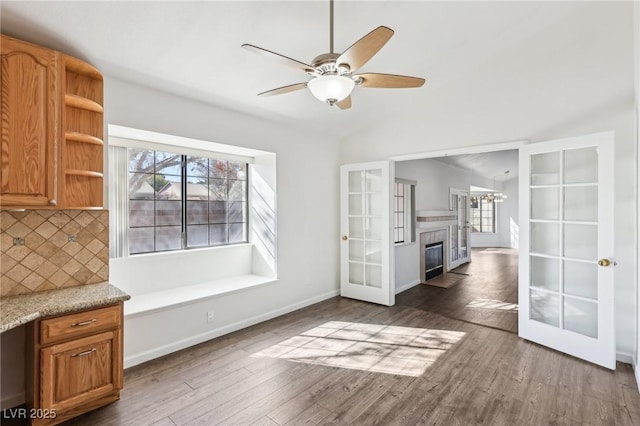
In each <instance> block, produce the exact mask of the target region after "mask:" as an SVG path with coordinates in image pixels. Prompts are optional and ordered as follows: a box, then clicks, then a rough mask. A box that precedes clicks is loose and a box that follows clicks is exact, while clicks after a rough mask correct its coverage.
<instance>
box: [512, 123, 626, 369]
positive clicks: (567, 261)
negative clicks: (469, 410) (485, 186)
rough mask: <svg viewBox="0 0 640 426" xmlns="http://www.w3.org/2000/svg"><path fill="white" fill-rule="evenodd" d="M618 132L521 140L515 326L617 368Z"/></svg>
mask: <svg viewBox="0 0 640 426" xmlns="http://www.w3.org/2000/svg"><path fill="white" fill-rule="evenodd" d="M613 146H614V135H613V132H607V133H599V134H594V135H588V136H581V137H575V138H569V139H560V140H555V141H549V142H543V143H536V144H531V145H526V146H524V147H523V148H520V259H519V266H520V267H519V280H518V282H519V284H518V297H519V310H520V313H519V324H518V334H519V335H520V337H523V338H525V339H527V340H531V341H534V342H537V343H539V344H542V345H545V346H548V347H551V348H554V349H557V350H559V351H562V352H565V353H568V354H570V355H574V356H576V357H578V358H582V359H585V360H587V361H590V362H593V363H595V364H598V365H601V366H604V367H607V368H611V369H614V368H615V339H614V337H615V332H614V297H613V295H614V288H613V287H614V268H613V266H614V265H615V262H614V261H613V256H614V253H613V249H614V238H613V235H614V232H613V204H614V199H613V190H614V188H613V167H614V164H613Z"/></svg>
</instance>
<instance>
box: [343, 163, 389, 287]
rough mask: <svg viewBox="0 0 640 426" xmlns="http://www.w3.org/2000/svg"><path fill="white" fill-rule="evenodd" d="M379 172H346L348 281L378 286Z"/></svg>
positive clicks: (379, 269)
mask: <svg viewBox="0 0 640 426" xmlns="http://www.w3.org/2000/svg"><path fill="white" fill-rule="evenodd" d="M381 180H382V171H381V170H353V171H350V172H349V183H348V187H349V197H348V199H349V206H348V215H349V282H350V283H351V284H355V285H361V286H365V287H366V286H370V287H378V288H379V287H381V285H382V267H381V265H382V255H381V241H382V229H383V226H382V183H381Z"/></svg>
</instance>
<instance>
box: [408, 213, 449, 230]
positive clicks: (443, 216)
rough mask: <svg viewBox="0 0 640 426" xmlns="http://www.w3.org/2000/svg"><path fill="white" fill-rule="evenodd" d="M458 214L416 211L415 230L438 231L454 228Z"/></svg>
mask: <svg viewBox="0 0 640 426" xmlns="http://www.w3.org/2000/svg"><path fill="white" fill-rule="evenodd" d="M457 223H458V213H457V212H455V211H453V210H416V228H417V229H416V230H417V231H418V232H420V230H424V229H439V228H446V227H448V226H455V225H457Z"/></svg>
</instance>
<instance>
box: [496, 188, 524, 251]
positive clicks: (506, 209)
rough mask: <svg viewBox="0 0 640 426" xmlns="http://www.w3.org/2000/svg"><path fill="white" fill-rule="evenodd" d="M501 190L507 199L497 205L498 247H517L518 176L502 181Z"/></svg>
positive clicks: (518, 227)
mask: <svg viewBox="0 0 640 426" xmlns="http://www.w3.org/2000/svg"><path fill="white" fill-rule="evenodd" d="M502 190H503V191H504V193H505V194H507V199H506V200H504V201H503V202H502V204H500V205H499V209H500V212H499V214H500V218H501V219H500V221H499V224H498V233H499V235H500V243H499V247H511V248H518V241H519V238H518V235H519V229H520V224H519V222H520V219H519V217H518V197H519V193H518V191H519V188H518V178H513V179H509V180H508V181H506V182H503V185H502Z"/></svg>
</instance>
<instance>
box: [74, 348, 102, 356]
mask: <svg viewBox="0 0 640 426" xmlns="http://www.w3.org/2000/svg"><path fill="white" fill-rule="evenodd" d="M95 351H96V348H93V349H90V350H88V351H84V352H80V353H79V354H73V355H71V356H72V357H80V356H87V355H91V354H92V353H94V352H95Z"/></svg>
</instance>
